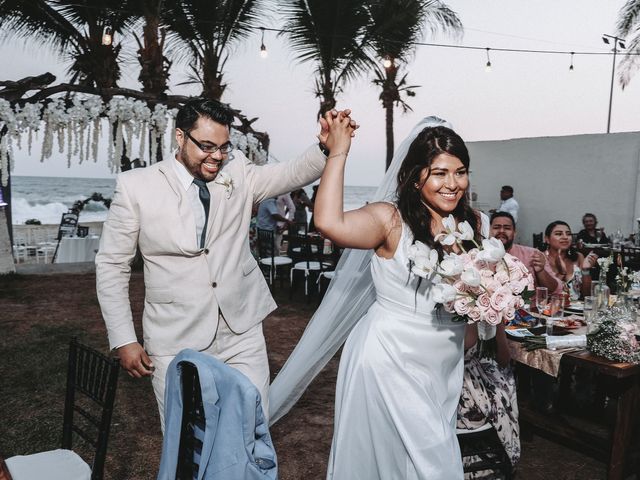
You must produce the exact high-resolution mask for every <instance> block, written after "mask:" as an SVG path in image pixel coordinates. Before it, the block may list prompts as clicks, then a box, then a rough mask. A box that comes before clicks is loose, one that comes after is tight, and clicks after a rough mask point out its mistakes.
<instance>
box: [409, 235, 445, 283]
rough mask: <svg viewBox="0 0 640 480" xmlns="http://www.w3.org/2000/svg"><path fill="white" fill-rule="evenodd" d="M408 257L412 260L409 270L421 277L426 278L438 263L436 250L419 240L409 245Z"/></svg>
mask: <svg viewBox="0 0 640 480" xmlns="http://www.w3.org/2000/svg"><path fill="white" fill-rule="evenodd" d="M408 257H409V260H411V261H412V262H413V265H412V267H411V271H412V272H413V274H414V275H417V276H419V277H422V278H427V276H428V275H430V274H431V273H433V271H434V270H435V268H436V266H437V265H438V252H437V251H436V250H432V249H431V248H429V247H428V246H427V245H425V244H424V243H422V242H420V241H417V242H416V243H414V244H413V245H411V246H410V247H409V252H408Z"/></svg>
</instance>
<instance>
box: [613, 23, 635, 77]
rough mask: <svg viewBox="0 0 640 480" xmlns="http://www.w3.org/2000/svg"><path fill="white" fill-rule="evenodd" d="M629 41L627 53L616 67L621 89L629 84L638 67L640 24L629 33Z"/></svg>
mask: <svg viewBox="0 0 640 480" xmlns="http://www.w3.org/2000/svg"><path fill="white" fill-rule="evenodd" d="M631 35H632V36H631V39H630V40H627V42H626V46H627V51H626V53H625V55H624V56H623V57H622V60H620V63H619V64H618V67H619V69H620V73H619V74H618V75H619V76H618V79H619V81H620V85H621V86H622V88H626V87H627V86H628V85H629V83H631V78H632V77H633V75H634V74H635V73H636V72H637V71H638V68H639V67H640V56H639V55H638V54H639V53H640V23H639V24H636V26H635V27H634V31H633V32H632V33H631Z"/></svg>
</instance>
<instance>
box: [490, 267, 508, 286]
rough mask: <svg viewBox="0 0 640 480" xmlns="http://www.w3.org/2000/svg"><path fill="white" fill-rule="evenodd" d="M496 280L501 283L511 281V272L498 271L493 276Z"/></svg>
mask: <svg viewBox="0 0 640 480" xmlns="http://www.w3.org/2000/svg"><path fill="white" fill-rule="evenodd" d="M493 278H494V279H495V280H496V282H500V285H504V284H505V283H507V282H509V274H508V273H507V272H506V271H505V270H499V271H496V274H495V275H494V276H493Z"/></svg>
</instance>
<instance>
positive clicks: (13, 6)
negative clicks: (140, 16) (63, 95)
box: [0, 0, 134, 89]
mask: <svg viewBox="0 0 640 480" xmlns="http://www.w3.org/2000/svg"><path fill="white" fill-rule="evenodd" d="M121 5H122V1H121V0H91V1H89V0H0V32H1V33H2V35H3V37H4V39H5V40H8V39H27V40H29V41H33V42H36V43H38V44H40V45H42V46H45V47H47V48H52V49H53V50H54V51H55V52H56V53H58V54H60V55H62V56H63V57H65V58H67V59H69V60H71V62H72V63H71V66H70V67H69V72H70V74H71V82H72V83H76V82H77V83H79V84H81V85H86V86H94V87H97V88H99V89H100V88H112V87H115V86H117V82H118V79H119V78H120V66H119V63H118V57H119V55H120V51H121V45H120V44H119V43H112V44H110V45H102V35H103V32H104V29H105V27H107V26H109V27H110V28H111V29H112V31H113V32H114V33H120V34H121V33H122V32H124V31H127V30H128V29H129V28H130V26H131V25H132V24H133V21H134V19H132V18H131V17H130V16H129V14H128V13H127V12H123V11H122V10H121Z"/></svg>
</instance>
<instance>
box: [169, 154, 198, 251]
mask: <svg viewBox="0 0 640 480" xmlns="http://www.w3.org/2000/svg"><path fill="white" fill-rule="evenodd" d="M173 168H174V170H175V171H176V174H177V175H178V179H179V180H180V184H181V185H182V186H183V187H184V190H185V192H187V197H188V198H189V203H190V204H191V209H192V210H193V218H194V219H195V221H196V232H195V233H196V236H195V239H196V244H197V245H200V235H202V229H203V228H204V221H205V218H204V206H203V205H202V202H201V201H200V192H199V188H198V186H197V185H196V184H195V183H193V175H191V174H190V173H189V170H187V167H185V166H184V165H183V164H182V163H180V162H179V161H178V160H177V159H176V158H174V159H173Z"/></svg>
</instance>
